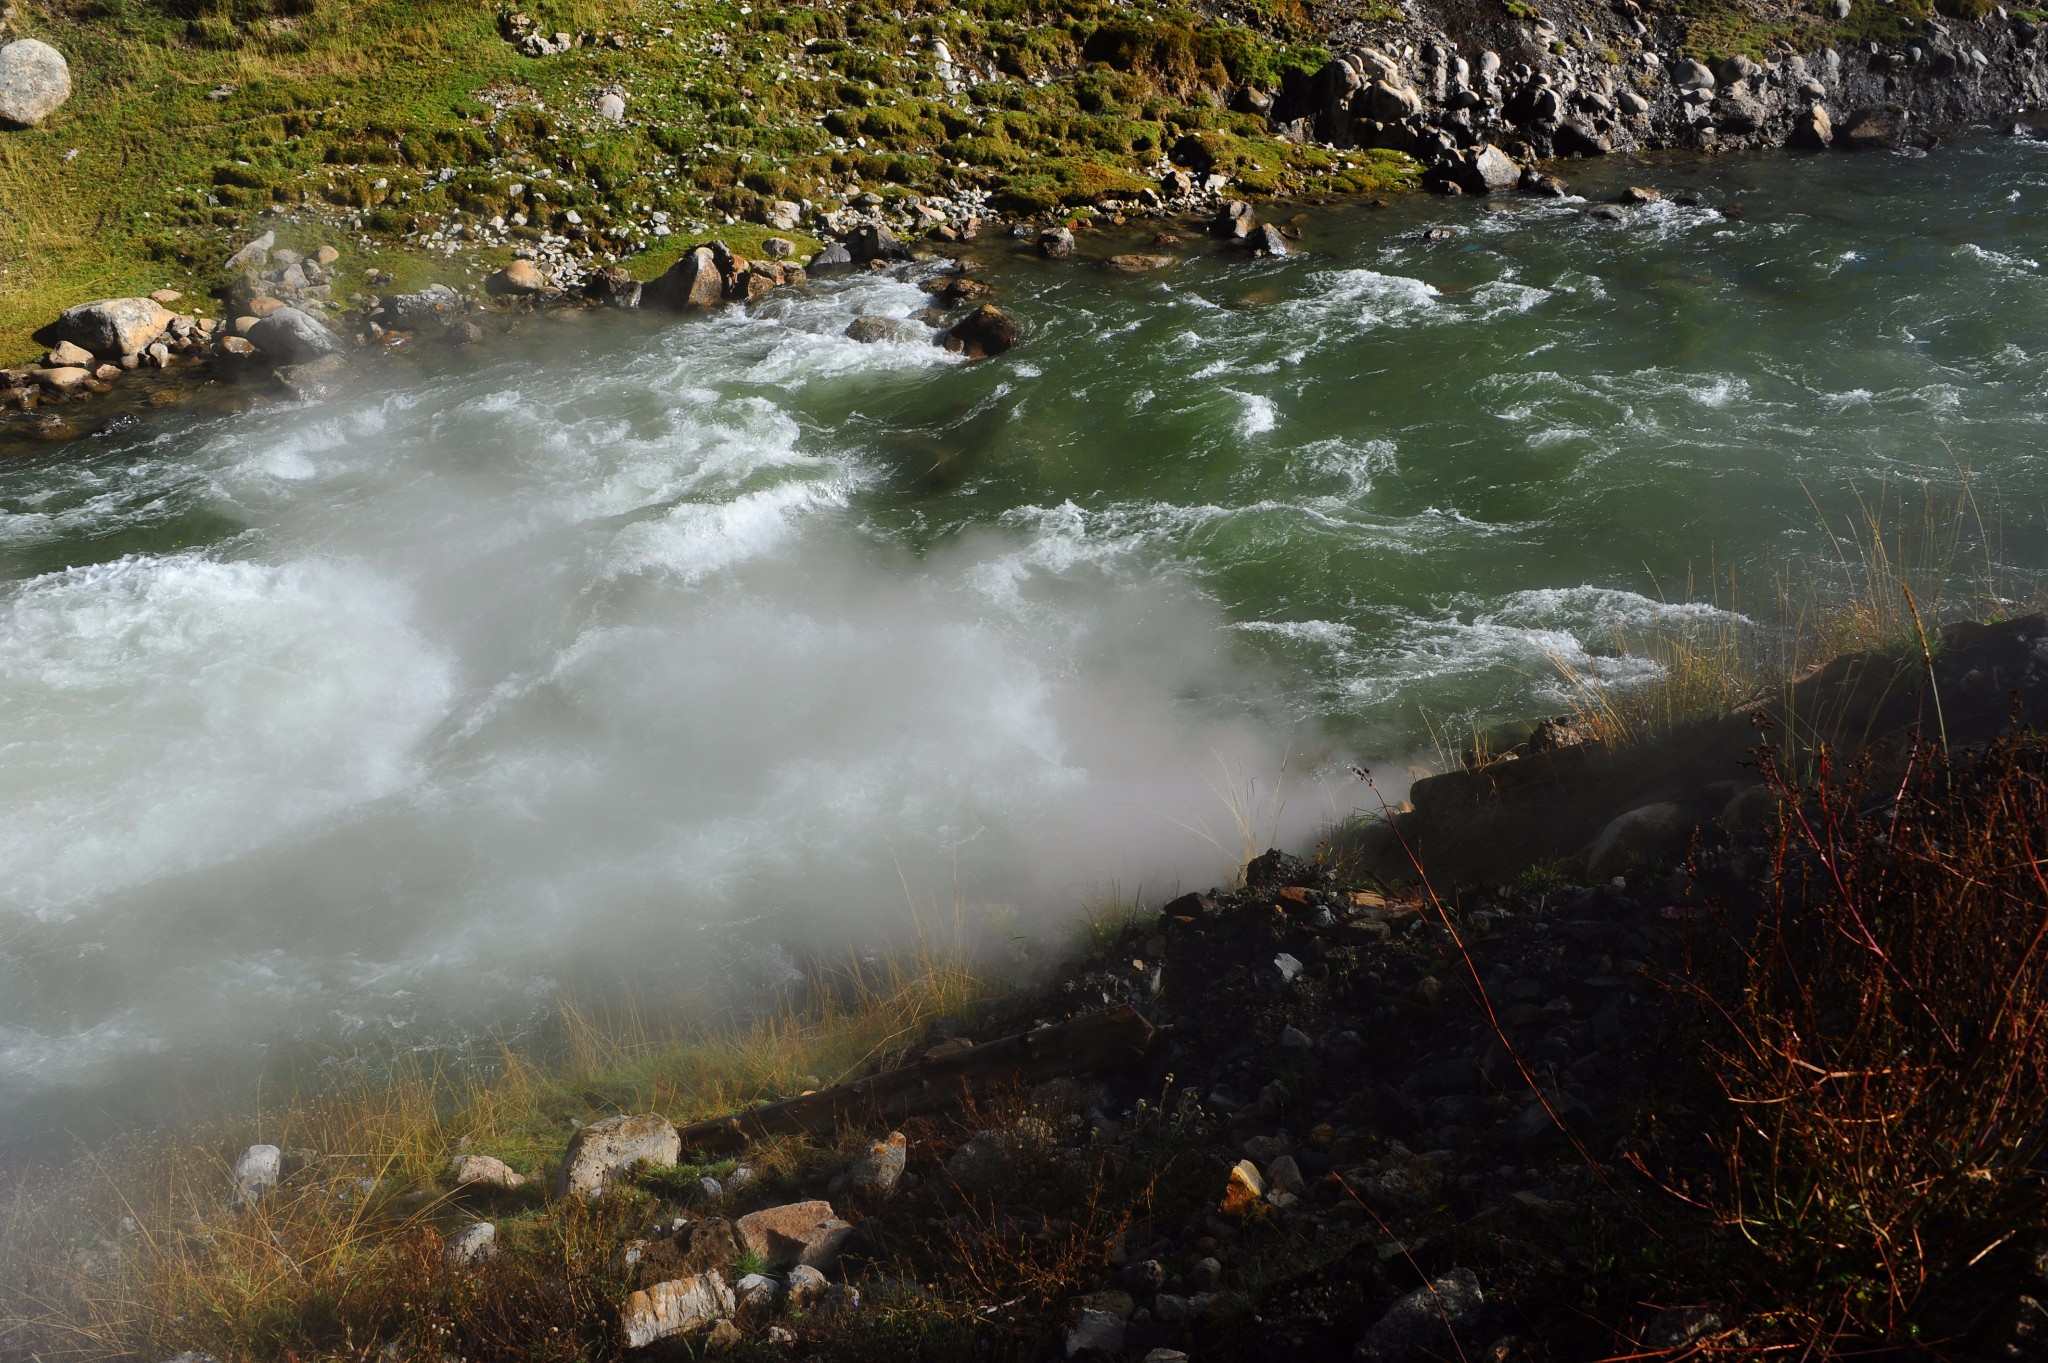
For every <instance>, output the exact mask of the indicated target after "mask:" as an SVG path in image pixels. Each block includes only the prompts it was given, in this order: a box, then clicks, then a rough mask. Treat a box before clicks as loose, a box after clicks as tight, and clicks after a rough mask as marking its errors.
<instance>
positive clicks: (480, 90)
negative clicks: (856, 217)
mask: <svg viewBox="0 0 2048 1363" xmlns="http://www.w3.org/2000/svg"><path fill="white" fill-rule="evenodd" d="M1244 19H1245V22H1235V21H1223V20H1218V19H1212V18H1207V17H1203V16H1201V15H1197V14H1194V13H1191V12H1188V11H1185V10H1182V9H1180V8H1177V7H1176V6H1174V5H1173V4H1171V3H1169V2H1168V0H1132V2H1131V3H1108V0H1072V2H1065V0H911V2H910V3H901V2H900V0H896V2H894V3H888V4H884V3H883V2H882V0H828V2H827V3H820V4H818V5H815V6H801V5H779V4H769V3H760V4H750V3H745V2H744V0H540V2H539V3H535V4H532V5H528V6H527V7H526V8H525V9H524V10H523V11H520V12H519V14H518V15H516V16H515V15H514V14H513V13H512V12H510V11H495V10H493V9H492V8H491V7H489V6H484V5H477V4H466V3H460V2H459V0H31V2H30V3H27V4H25V5H24V6H22V7H19V8H17V10H16V15H15V19H14V23H13V30H14V32H15V33H16V34H18V35H32V36H37V37H41V38H43V39H45V40H47V41H50V42H52V43H54V44H56V45H57V46H58V47H59V48H60V49H61V50H63V51H64V52H65V53H66V54H67V56H68V58H69V60H70V62H71V65H72V73H73V83H74V93H73V96H72V98H71V100H70V101H69V102H68V103H67V104H66V105H65V106H64V107H63V108H62V109H61V110H59V111H58V112H57V113H56V114H55V115H54V116H53V117H52V118H50V119H49V121H48V122H47V123H46V124H44V125H43V126H42V127H40V128H36V129H33V130H28V131H18V132H12V133H8V134H5V135H4V136H0V362H6V361H16V360H20V359H24V358H27V357H28V355H29V354H32V353H33V348H32V347H31V345H30V343H29V342H28V340H27V337H28V333H29V332H30V331H32V330H34V329H35V328H36V327H38V326H40V325H41V324H42V323H43V322H45V321H47V320H48V319H49V318H50V317H52V316H54V315H55V313H56V312H58V311H60V310H61V309H62V308H64V307H66V306H69V305H70V304H73V303H76V302H79V301H82V300H84V299H89V298H95V297H103V296H106V295H109V294H122V293H132V292H136V291H141V290H149V289H157V288H164V287H171V288H181V289H184V290H186V291H187V292H188V293H189V292H191V291H192V290H194V289H196V288H203V287H204V286H205V285H206V284H207V283H209V282H210V281H211V280H212V279H213V278H214V277H215V276H216V275H217V273H218V271H219V267H220V264H221V261H222V260H223V259H224V258H225V256H226V254H227V253H228V251H229V250H231V249H232V247H233V246H234V245H235V244H237V243H238V242H239V241H240V240H242V239H245V238H246V237H248V236H249V235H251V234H253V233H255V232H257V231H260V230H262V229H264V228H266V227H267V228H274V229H275V230H277V232H278V235H279V240H280V242H281V243H282V244H285V245H293V246H301V247H304V246H311V245H317V244H333V245H336V246H338V247H340V248H341V249H342V250H343V252H344V256H343V263H342V269H341V273H340V276H339V280H338V282H339V285H340V287H339V288H337V290H336V294H337V296H338V297H346V296H347V295H348V294H349V293H350V292H351V291H354V290H357V289H360V288H361V287H362V285H361V279H362V274H363V272H365V271H367V270H370V269H381V270H385V271H389V272H390V273H391V274H392V275H394V276H395V279H396V284H397V286H399V287H409V286H417V285H419V284H423V283H426V282H429V281H431V280H436V279H439V280H445V281H447V282H450V283H456V284H461V283H464V282H470V281H474V280H475V279H476V278H477V277H479V276H480V275H481V274H482V273H483V272H484V271H486V270H488V269H490V268H493V267H495V266H496V265H497V264H500V263H502V261H503V259H504V258H506V257H507V256H509V255H510V254H511V253H512V252H514V251H516V250H518V249H519V248H520V246H522V245H523V244H528V243H533V242H538V241H539V240H540V238H541V237H542V235H543V234H544V233H550V232H551V233H554V234H557V235H558V236H561V237H566V238H568V239H570V241H571V243H572V248H571V249H575V250H579V251H587V253H588V254H589V255H591V256H592V257H593V258H595V259H597V260H600V261H602V260H607V259H620V260H625V261H627V262H628V267H629V268H631V269H633V270H634V272H635V273H638V274H643V275H646V274H650V273H653V272H655V271H657V270H658V269H659V268H660V267H661V266H662V265H665V264H666V262H667V261H668V260H670V259H672V258H673V257H674V255H675V254H677V252H678V251H679V250H680V248H681V247H682V246H684V245H686V244H689V243H692V242H695V241H698V240H703V239H705V238H707V237H709V236H711V235H714V234H724V235H732V228H733V227H734V226H736V225H743V224H746V223H748V222H751V221H756V220H758V219H759V218H760V217H761V216H762V210H763V208H764V207H765V206H766V205H767V204H769V203H772V202H773V201H775V200H779V199H792V200H809V201H811V202H812V203H814V204H816V205H817V206H818V207H820V208H831V207H834V206H838V205H840V204H843V203H845V202H847V201H848V200H850V199H851V198H853V197H856V196H858V195H863V194H867V193H875V194H879V195H882V196H884V197H885V198H889V197H900V196H907V195H912V194H945V193H948V192H952V191H957V190H958V189H960V188H966V187H971V188H973V189H977V190H981V191H985V192H987V193H989V194H990V195H991V196H992V199H993V201H994V203H995V204H996V205H997V206H999V207H1000V208H1002V209H1003V210H1005V211H1013V212H1040V211H1048V210H1053V209H1057V208H1060V207H1062V206H1074V207H1081V206H1086V205H1090V204H1093V203H1094V202H1095V201H1096V200H1097V199H1099V198H1102V197H1105V196H1118V195H1129V194H1132V193H1135V192H1136V191H1137V190H1138V189H1140V188H1142V187H1144V186H1145V185H1148V184H1151V183H1152V182H1153V180H1154V178H1155V175H1156V168H1157V166H1158V163H1159V161H1160V159H1161V157H1162V156H1163V155H1164V154H1165V153H1167V152H1169V151H1171V150H1172V149H1173V148H1174V147H1175V146H1176V145H1177V144H1180V143H1181V142H1182V141H1183V140H1184V139H1188V138H1190V137H1193V138H1196V139H1199V140H1200V143H1201V144H1202V145H1204V146H1206V147H1208V148H1209V150H1210V151H1211V152H1212V153H1213V155H1214V159H1215V160H1216V162H1217V163H1218V164H1219V166H1221V167H1222V168H1224V169H1226V170H1227V171H1229V172H1230V173H1233V174H1235V175H1236V176H1237V177H1238V178H1239V179H1240V180H1241V182H1242V184H1243V188H1244V189H1245V190H1246V192H1250V193H1285V192H1346V191H1360V190H1377V189H1380V188H1384V187H1386V186H1388V185H1390V184H1396V183H1401V182H1403V181H1405V179H1406V178H1407V177H1408V174H1409V172H1410V171H1411V170H1412V167H1409V166H1407V165H1406V164H1404V163H1402V162H1401V161H1400V160H1399V159H1398V158H1384V157H1379V158H1360V157H1355V156H1354V157H1351V158H1349V159H1348V160H1347V159H1342V158H1339V157H1337V156H1334V155H1332V154H1330V153H1328V152H1324V151H1320V150H1318V149H1315V148H1304V147H1298V146H1293V145H1290V144H1286V143H1283V142H1280V141H1278V140H1276V139H1274V138H1272V137H1271V136H1270V135H1269V134H1268V132H1267V131H1266V129H1265V125H1264V123H1263V121H1262V120H1260V119H1258V118H1256V117H1253V116H1251V115H1248V114H1243V113H1234V112H1232V111H1231V110H1230V108H1229V97H1230V94H1231V92H1233V91H1235V90H1237V89H1239V88H1241V87H1243V86H1253V87H1263V88H1272V87H1274V86H1276V85H1277V84H1278V83H1279V82H1280V81H1281V80H1282V79H1283V78H1284V76H1285V73H1286V72H1287V71H1288V70H1289V69H1293V68H1308V67H1314V66H1316V65H1318V64H1320V63H1321V62H1322V61H1324V60H1325V57H1326V54H1325V53H1324V52H1323V51H1322V50H1321V49H1320V48H1317V47H1314V46H1313V45H1311V44H1309V43H1308V42H1307V41H1306V39H1307V38H1308V36H1309V29H1308V25H1307V22H1306V20H1305V18H1304V16H1303V14H1302V12H1301V10H1300V8H1299V6H1298V5H1295V4H1293V3H1292V0H1271V2H1270V3H1267V4H1265V5H1262V6H1258V7H1254V8H1253V10H1251V11H1249V12H1247V13H1246V14H1245V15H1244ZM522 21H523V22H522ZM528 31H533V32H538V33H541V34H543V35H546V36H549V37H550V38H552V36H553V35H555V34H567V35H569V36H570V37H571V39H572V45H571V46H570V47H569V49H568V50H566V51H562V52H557V53H551V54H549V55H544V56H538V57H535V56H529V55H525V54H524V53H523V52H522V50H521V47H520V45H519V43H518V42H517V41H516V38H517V37H518V36H519V35H521V34H523V33H525V32H528ZM942 45H943V50H942ZM949 63H950V65H949ZM948 77H950V79H948ZM606 92H617V93H620V94H622V95H623V96H624V98H625V101H626V115H625V118H624V120H623V121H622V122H614V121H611V120H608V119H607V118H605V117H603V116H602V115H601V113H600V112H599V110H598V101H599V99H600V98H601V97H602V96H603V95H604V94H605V93H606ZM572 214H573V215H574V216H573V218H572V217H571V215H572ZM493 219H498V220H502V225H501V226H500V227H498V228H497V229H495V230H492V229H491V228H490V227H489V224H490V223H491V222H492V220H493ZM741 234H742V235H744V231H742V233H741ZM479 238H481V240H479ZM735 244H736V245H737V244H738V243H737V242H736V243H735ZM804 244H805V243H804V242H799V245H800V246H801V245H804ZM387 287H388V286H387Z"/></svg>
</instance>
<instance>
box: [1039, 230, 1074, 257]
mask: <svg viewBox="0 0 2048 1363" xmlns="http://www.w3.org/2000/svg"><path fill="white" fill-rule="evenodd" d="M1038 253H1039V254H1040V255H1042V256H1048V257H1050V258H1052V259H1054V260H1060V259H1063V258H1064V257H1067V256H1070V255H1072V254H1074V234H1073V233H1072V232H1071V231H1069V230H1068V229H1066V228H1064V227H1048V228H1046V229H1045V231H1043V232H1040V233H1039V234H1038Z"/></svg>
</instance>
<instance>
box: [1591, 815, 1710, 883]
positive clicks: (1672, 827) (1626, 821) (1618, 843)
mask: <svg viewBox="0 0 2048 1363" xmlns="http://www.w3.org/2000/svg"><path fill="white" fill-rule="evenodd" d="M1688 831H1689V828H1688V820H1687V818H1686V811H1685V806H1684V805H1681V804H1675V803H1672V802H1670V801H1665V802H1664V803H1661V804H1654V805H1643V806H1641V807H1639V808H1636V809H1631V810H1629V811H1628V812H1627V813H1626V814H1618V815H1616V816H1615V817H1614V818H1613V819H1612V820H1610V821H1609V822H1608V824H1607V826H1606V827H1605V828H1603V829H1601V830H1600V835H1599V836H1598V837H1596V838H1594V839H1593V845H1592V847H1591V848H1590V849H1589V850H1588V851H1587V853H1586V875H1587V876H1588V877H1589V878H1590V879H1592V880H1595V881H1599V880H1605V879H1607V878H1608V877H1610V876H1612V875H1614V874H1616V873H1617V872H1618V871H1620V870H1622V869H1625V868H1626V867H1628V866H1629V865H1632V864H1634V863H1636V862H1639V861H1643V860H1646V859H1649V858H1653V857H1656V856H1659V855H1661V854H1663V853H1666V852H1669V851H1671V850H1673V849H1674V848H1675V847H1676V846H1677V844H1678V841H1679V840H1680V839H1681V838H1683V837H1684V836H1685V834H1686V833H1687V832H1688Z"/></svg>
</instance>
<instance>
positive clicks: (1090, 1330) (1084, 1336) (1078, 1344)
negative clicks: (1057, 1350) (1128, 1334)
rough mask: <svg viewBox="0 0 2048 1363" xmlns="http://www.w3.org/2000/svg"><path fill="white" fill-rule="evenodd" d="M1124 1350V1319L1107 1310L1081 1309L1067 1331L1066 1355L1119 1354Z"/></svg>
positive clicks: (1070, 1356)
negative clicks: (1079, 1314)
mask: <svg viewBox="0 0 2048 1363" xmlns="http://www.w3.org/2000/svg"><path fill="white" fill-rule="evenodd" d="M1123 1351H1124V1320H1123V1317H1122V1316H1118V1315H1114V1314H1112V1313H1110V1312H1108V1311H1083V1312H1082V1313H1081V1319H1080V1320H1079V1322H1077V1323H1076V1324H1075V1326H1074V1328H1073V1329H1071V1330H1069V1331H1068V1332H1067V1357H1069V1358H1072V1357H1073V1356H1074V1355H1075V1354H1078V1353H1104V1354H1120V1353H1122V1352H1123Z"/></svg>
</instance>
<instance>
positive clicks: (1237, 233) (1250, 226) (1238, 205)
mask: <svg viewBox="0 0 2048 1363" xmlns="http://www.w3.org/2000/svg"><path fill="white" fill-rule="evenodd" d="M1258 225H1259V219H1258V216H1257V215H1256V214H1254V213H1253V212H1252V206H1251V205H1250V204H1248V203H1246V202H1245V201H1244V200H1242V199H1232V200H1231V201H1230V202H1229V203H1227V204H1225V205H1223V207H1222V209H1221V210H1220V211H1219V212H1218V213H1217V214H1216V219H1215V221H1214V222H1212V223H1210V225H1209V228H1210V230H1211V231H1213V232H1214V233H1215V234H1216V235H1217V236H1219V237H1228V238H1230V239H1231V240H1232V241H1243V240H1244V239H1245V238H1246V237H1248V236H1250V235H1251V234H1252V233H1253V232H1254V231H1256V230H1257V229H1258Z"/></svg>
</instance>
